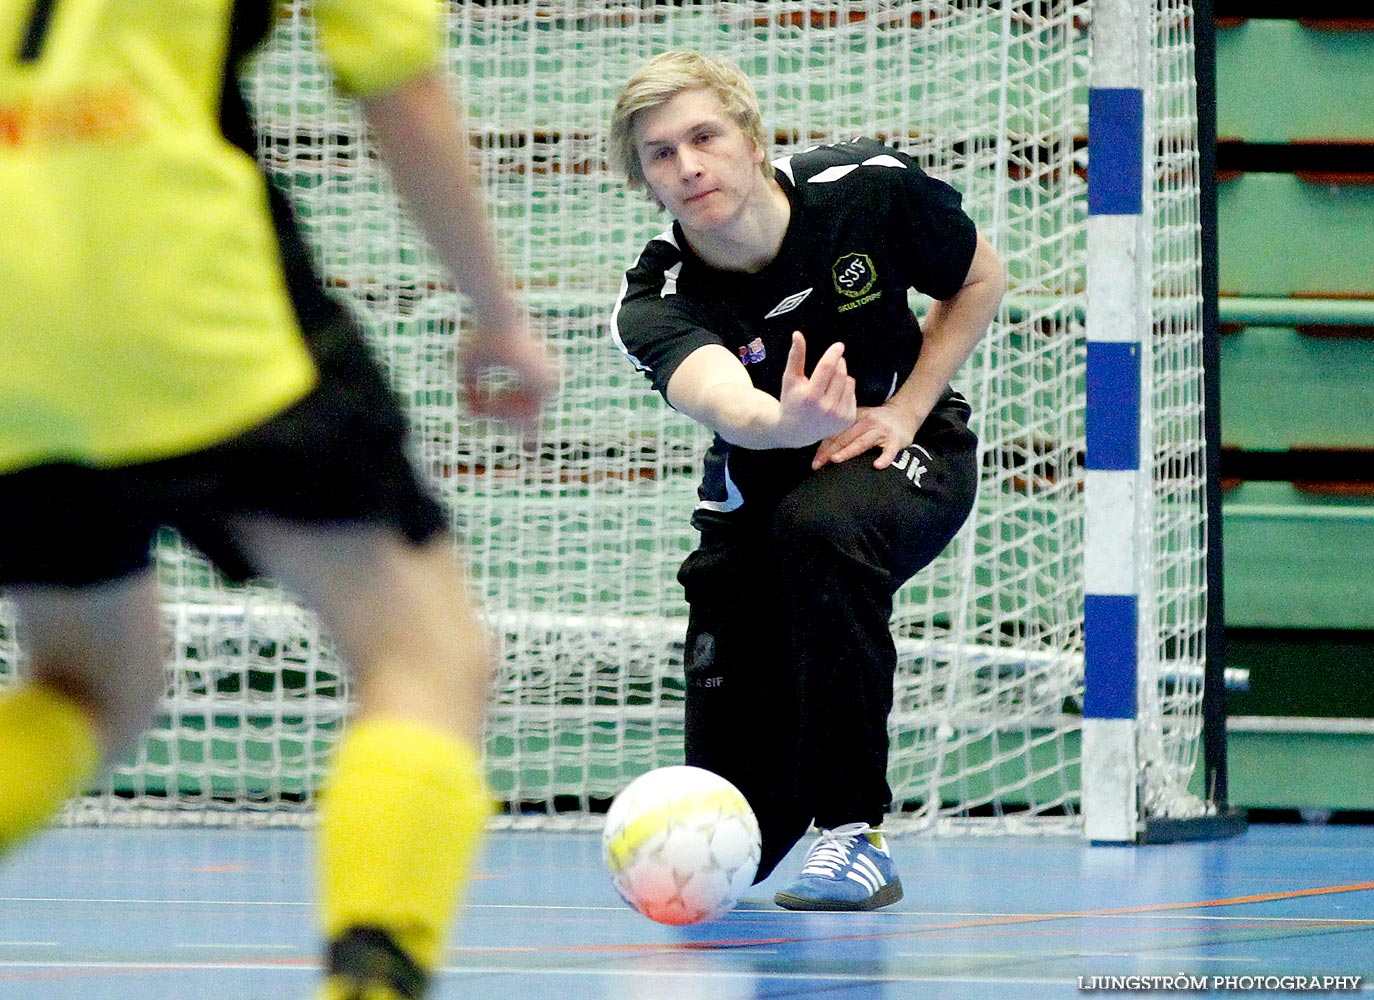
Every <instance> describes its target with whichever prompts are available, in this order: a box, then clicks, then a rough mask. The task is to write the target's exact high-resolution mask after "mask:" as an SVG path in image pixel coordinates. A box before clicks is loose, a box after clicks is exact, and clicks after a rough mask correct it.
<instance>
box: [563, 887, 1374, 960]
mask: <svg viewBox="0 0 1374 1000" xmlns="http://www.w3.org/2000/svg"><path fill="white" fill-rule="evenodd" d="M1370 889H1374V882H1352V883H1350V884H1349V885H1327V886H1316V887H1313V888H1310V889H1291V890H1289V891H1287V892H1265V893H1258V894H1255V895H1250V896H1232V897H1230V898H1227V899H1204V900H1197V901H1194V902H1188V903H1148V904H1144V905H1140V906H1117V907H1110V908H1106V909H1100V910H1071V911H1069V912H1067V913H1022V914H1013V915H1009V916H1003V917H985V918H981V919H978V920H954V921H947V922H943V923H936V924H923V925H921V926H920V927H916V928H912V929H910V930H903V931H887V932H884V933H881V934H840V935H829V934H827V935H825V936H824V937H819V938H816V937H773V938H734V939H726V940H721V941H683V942H666V943H658V944H639V945H634V944H620V945H614V944H606V945H596V944H593V945H565V946H563V947H555V948H548V949H545V950H547V951H565V952H618V951H620V952H638V951H705V950H718V949H729V948H750V947H757V946H759V945H768V944H802V943H804V942H808V941H818V940H819V941H880V940H883V939H885V938H907V937H917V936H920V935H923V934H929V933H931V932H932V931H948V930H962V929H967V928H973V927H1007V926H1013V925H1016V924H1030V923H1041V922H1047V921H1052V920H1085V919H1088V918H1091V917H1118V916H1127V915H1129V914H1132V913H1165V912H1169V911H1174V910H1196V909H1203V908H1205V907H1209V906H1244V905H1246V904H1250V903H1273V902H1278V901H1280V900H1288V899H1303V898H1305V897H1309V896H1331V895H1336V894H1338V893H1344V892H1364V891H1368V890H1370Z"/></svg>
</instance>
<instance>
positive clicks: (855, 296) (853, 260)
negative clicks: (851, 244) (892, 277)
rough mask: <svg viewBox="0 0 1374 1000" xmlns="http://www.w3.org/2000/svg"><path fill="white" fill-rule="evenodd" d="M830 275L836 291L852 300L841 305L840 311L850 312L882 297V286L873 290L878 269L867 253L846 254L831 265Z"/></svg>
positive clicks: (876, 281) (876, 280)
mask: <svg viewBox="0 0 1374 1000" xmlns="http://www.w3.org/2000/svg"><path fill="white" fill-rule="evenodd" d="M830 276H831V277H832V278H834V280H835V291H837V292H839V293H840V294H841V295H843V296H844V297H845V298H847V299H850V300H852V301H850V302H846V303H845V304H844V305H842V306H840V309H839V311H840V312H849V310H851V309H857V308H858V307H859V306H862V305H866V304H868V303H869V302H872V301H874V300H875V299H878V298H881V297H882V294H883V291H882V289H881V288H880V289H878V290H877V291H874V290H873V286H874V285H876V284H877V283H878V269H877V268H875V267H874V266H873V258H872V257H870V256H868V254H866V253H847V254H845V255H844V256H843V257H841V258H840V259H839V260H837V261H835V263H834V264H832V265H831V267H830Z"/></svg>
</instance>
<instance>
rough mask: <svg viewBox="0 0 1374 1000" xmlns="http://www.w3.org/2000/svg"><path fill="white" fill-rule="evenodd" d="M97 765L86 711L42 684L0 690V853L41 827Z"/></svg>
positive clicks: (95, 741) (96, 745)
mask: <svg viewBox="0 0 1374 1000" xmlns="http://www.w3.org/2000/svg"><path fill="white" fill-rule="evenodd" d="M99 766H100V743H99V740H98V738H97V735H96V729H95V725H94V724H93V723H92V722H91V718H90V716H89V715H88V714H87V713H86V710H85V709H84V708H82V707H81V706H80V705H78V704H77V703H76V702H74V701H72V700H71V699H70V698H68V697H67V696H66V695H63V694H60V693H58V692H57V691H54V690H53V689H52V688H50V687H48V686H46V685H43V684H25V685H22V686H20V687H17V688H14V689H13V690H11V691H8V692H6V693H4V694H0V854H5V853H7V852H8V851H9V850H10V849H11V848H13V847H14V846H15V845H16V844H18V843H19V842H20V841H21V840H23V839H24V838H26V837H28V836H29V835H30V834H32V833H34V832H36V831H38V830H40V829H42V828H43V827H44V826H45V825H47V823H48V821H49V820H51V819H52V817H53V815H54V814H55V813H56V812H57V810H58V809H60V808H61V807H62V803H63V802H65V801H66V800H67V799H69V798H70V797H71V796H73V795H75V794H76V793H77V792H80V791H82V790H83V788H84V786H85V785H86V783H87V782H88V781H89V780H90V779H91V778H92V776H94V774H95V773H96V769H97V768H98V767H99Z"/></svg>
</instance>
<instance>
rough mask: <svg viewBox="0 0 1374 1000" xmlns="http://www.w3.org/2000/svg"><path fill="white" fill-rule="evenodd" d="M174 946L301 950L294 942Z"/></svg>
mask: <svg viewBox="0 0 1374 1000" xmlns="http://www.w3.org/2000/svg"><path fill="white" fill-rule="evenodd" d="M174 947H176V948H206V949H210V948H218V949H222V950H224V949H250V950H252V951H258V950H259V949H262V950H266V951H299V950H300V949H299V948H297V947H296V946H295V945H294V944H221V943H215V944H178V945H174Z"/></svg>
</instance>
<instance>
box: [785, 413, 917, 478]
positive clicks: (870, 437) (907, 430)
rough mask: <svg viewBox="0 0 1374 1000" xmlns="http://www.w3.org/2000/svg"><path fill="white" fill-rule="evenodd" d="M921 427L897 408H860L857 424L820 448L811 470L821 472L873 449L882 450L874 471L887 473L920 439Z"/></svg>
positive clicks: (834, 436) (855, 422)
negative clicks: (901, 453)
mask: <svg viewBox="0 0 1374 1000" xmlns="http://www.w3.org/2000/svg"><path fill="white" fill-rule="evenodd" d="M919 426H920V423H919V422H917V423H915V424H914V425H913V423H912V420H911V417H910V416H909V415H908V414H906V413H904V412H902V411H900V410H899V409H897V407H895V406H891V405H883V406H860V407H859V408H858V414H857V416H856V417H855V418H854V423H852V424H850V425H849V427H848V428H846V429H845V430H842V431H840V432H839V433H838V434H832V435H831V436H830V437H828V438H826V439H825V440H823V441H822V442H821V443H820V444H819V445H818V446H817V447H816V454H815V456H814V457H813V458H812V459H811V468H812V469H819V468H820V467H821V466H822V465H825V463H827V462H835V463H836V464H838V463H840V462H844V461H848V460H849V459H851V458H853V457H854V456H855V455H862V454H863V453H864V452H866V451H870V450H871V449H873V448H881V449H882V453H881V454H880V455H878V457H877V458H875V459H874V460H873V468H875V469H885V468H887V467H888V466H889V465H891V464H892V460H893V459H894V458H896V457H897V453H898V452H899V451H901V450H902V449H903V448H905V447H907V445H909V444H911V442H912V441H914V440H915V439H916V430H917V428H918V427H919Z"/></svg>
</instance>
